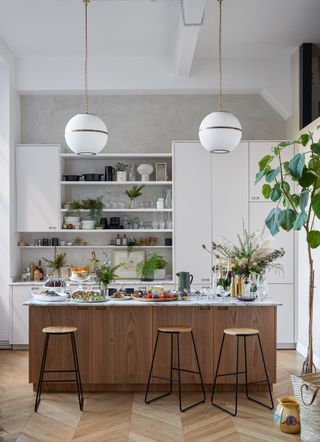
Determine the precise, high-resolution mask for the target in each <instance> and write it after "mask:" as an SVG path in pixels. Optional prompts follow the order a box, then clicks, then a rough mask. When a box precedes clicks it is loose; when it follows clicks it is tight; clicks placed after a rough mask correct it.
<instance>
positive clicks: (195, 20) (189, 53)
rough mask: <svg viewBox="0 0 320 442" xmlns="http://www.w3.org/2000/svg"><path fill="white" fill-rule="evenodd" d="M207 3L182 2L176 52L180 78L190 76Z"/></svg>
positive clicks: (177, 71)
mask: <svg viewBox="0 0 320 442" xmlns="http://www.w3.org/2000/svg"><path fill="white" fill-rule="evenodd" d="M206 1H207V0H181V18H180V23H179V28H178V32H177V44H176V51H175V72H176V75H177V76H178V77H188V76H189V75H190V72H191V68H192V62H193V59H194V55H195V51H196V47H197V41H198V37H199V32H200V28H201V25H202V22H203V16H204V10H205V6H206Z"/></svg>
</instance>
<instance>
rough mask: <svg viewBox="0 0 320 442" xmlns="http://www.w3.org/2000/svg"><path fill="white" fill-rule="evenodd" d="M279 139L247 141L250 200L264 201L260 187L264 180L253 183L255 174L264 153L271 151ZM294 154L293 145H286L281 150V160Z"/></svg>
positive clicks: (285, 159) (288, 158)
mask: <svg viewBox="0 0 320 442" xmlns="http://www.w3.org/2000/svg"><path fill="white" fill-rule="evenodd" d="M279 143H280V141H256V142H252V141H250V143H249V156H250V171H249V177H250V187H249V189H250V190H249V191H250V201H266V200H265V199H264V196H263V195H262V193H261V189H262V186H263V184H264V183H265V181H264V180H263V179H262V180H261V181H260V182H259V183H257V184H255V179H256V174H257V173H258V170H259V166H258V163H259V161H260V160H261V158H263V157H264V156H265V155H268V154H270V153H271V148H272V147H273V146H276V145H277V144H279ZM293 155H294V146H288V147H286V148H285V149H284V150H283V154H282V158H281V159H282V161H289V160H290V159H291V158H292V157H293Z"/></svg>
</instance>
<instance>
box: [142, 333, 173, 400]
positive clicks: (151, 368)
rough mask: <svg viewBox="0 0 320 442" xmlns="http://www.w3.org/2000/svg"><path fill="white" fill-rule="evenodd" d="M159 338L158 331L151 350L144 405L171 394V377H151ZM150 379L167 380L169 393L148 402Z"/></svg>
mask: <svg viewBox="0 0 320 442" xmlns="http://www.w3.org/2000/svg"><path fill="white" fill-rule="evenodd" d="M159 336H160V332H159V331H158V333H157V338H156V343H155V346H154V350H153V355H152V362H151V367H150V372H149V378H148V384H147V390H146V395H145V398H144V401H145V403H146V404H150V403H151V402H153V401H156V400H158V399H160V398H162V397H165V396H169V394H171V392H172V376H171V379H170V378H165V377H164V376H153V375H152V371H153V366H154V361H155V357H156V353H157V347H158V341H159ZM171 355H172V351H171ZM171 358H172V356H171ZM171 360H172V359H171ZM152 377H154V378H157V379H164V380H169V381H170V391H168V392H167V393H163V394H161V395H160V396H156V397H154V398H152V399H149V400H148V394H149V388H150V381H151V378H152Z"/></svg>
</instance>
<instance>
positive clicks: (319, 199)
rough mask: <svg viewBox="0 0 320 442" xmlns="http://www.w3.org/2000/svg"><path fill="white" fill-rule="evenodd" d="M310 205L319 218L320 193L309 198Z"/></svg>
mask: <svg viewBox="0 0 320 442" xmlns="http://www.w3.org/2000/svg"><path fill="white" fill-rule="evenodd" d="M311 207H312V209H313V211H314V213H315V214H316V216H317V218H320V194H319V193H317V194H315V195H313V197H312V198H311Z"/></svg>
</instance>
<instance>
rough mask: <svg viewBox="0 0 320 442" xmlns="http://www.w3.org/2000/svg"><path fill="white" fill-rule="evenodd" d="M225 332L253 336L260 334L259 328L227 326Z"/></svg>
mask: <svg viewBox="0 0 320 442" xmlns="http://www.w3.org/2000/svg"><path fill="white" fill-rule="evenodd" d="M224 333H225V334H226V335H231V336H252V335H258V334H259V330H257V329H256V328H226V329H225V330H224Z"/></svg>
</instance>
